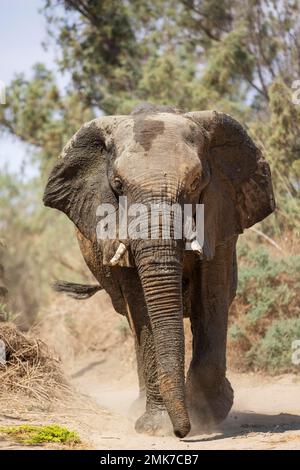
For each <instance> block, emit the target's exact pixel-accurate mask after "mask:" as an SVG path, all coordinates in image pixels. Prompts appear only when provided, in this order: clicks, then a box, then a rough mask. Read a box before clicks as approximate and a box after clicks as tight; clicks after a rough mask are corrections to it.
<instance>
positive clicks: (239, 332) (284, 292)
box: [228, 237, 300, 374]
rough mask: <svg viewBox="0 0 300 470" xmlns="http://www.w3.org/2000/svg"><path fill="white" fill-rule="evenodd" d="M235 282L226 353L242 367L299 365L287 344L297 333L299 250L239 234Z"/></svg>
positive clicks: (277, 369)
mask: <svg viewBox="0 0 300 470" xmlns="http://www.w3.org/2000/svg"><path fill="white" fill-rule="evenodd" d="M238 259H239V282H238V290H237V296H236V300H235V302H234V305H233V308H232V309H231V315H230V319H229V321H230V323H229V334H228V343H229V358H230V362H231V365H232V366H233V367H237V368H239V369H242V370H248V369H252V370H258V369H259V370H264V371H267V372H269V373H272V374H275V373H283V372H295V371H299V366H298V367H297V366H295V365H293V364H292V360H291V354H292V352H291V344H292V341H293V340H295V339H300V319H299V318H298V317H299V314H300V305H299V298H300V276H299V273H300V256H299V255H291V254H289V255H281V254H279V253H277V252H276V253H272V251H271V250H268V249H267V248H266V247H264V246H260V245H259V246H258V247H257V246H255V247H253V244H252V245H251V243H249V240H248V239H247V237H245V238H244V237H242V240H241V242H240V243H239V245H238Z"/></svg>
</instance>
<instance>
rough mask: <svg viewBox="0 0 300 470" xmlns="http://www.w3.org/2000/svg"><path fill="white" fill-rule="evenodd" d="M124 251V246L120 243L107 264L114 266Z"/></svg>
mask: <svg viewBox="0 0 300 470" xmlns="http://www.w3.org/2000/svg"><path fill="white" fill-rule="evenodd" d="M125 252H126V246H125V245H124V243H120V244H119V246H118V249H117V251H116V253H115V254H114V256H113V257H112V259H111V260H110V262H109V264H110V265H111V266H115V265H116V264H118V262H119V261H120V259H121V258H122V257H123V256H124V254H125Z"/></svg>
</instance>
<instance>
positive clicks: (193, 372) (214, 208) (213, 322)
mask: <svg viewBox="0 0 300 470" xmlns="http://www.w3.org/2000/svg"><path fill="white" fill-rule="evenodd" d="M120 195H123V196H124V195H126V196H127V199H128V201H129V202H130V203H131V204H132V203H141V202H142V203H143V204H146V205H149V206H150V205H151V204H153V203H158V204H159V203H161V202H162V201H163V202H167V203H170V204H171V203H178V204H180V206H183V205H184V204H186V203H190V204H193V207H194V205H195V204H198V203H201V204H204V243H203V246H201V248H199V243H198V247H197V246H196V248H195V247H194V250H195V251H193V250H188V251H186V250H185V240H184V239H182V240H178V239H175V237H172V236H171V237H170V238H169V239H165V238H164V237H163V236H162V232H161V230H160V229H159V227H158V232H157V233H158V234H159V235H158V236H157V237H156V238H154V239H152V238H147V237H140V238H132V239H131V238H130V237H128V238H127V239H126V240H125V239H124V240H121V239H108V240H104V241H103V240H100V241H99V240H98V239H97V236H96V227H97V223H98V219H97V208H98V206H99V205H100V204H103V203H110V204H112V205H113V206H114V210H115V212H116V213H117V212H118V211H119V210H120V209H119V206H118V197H119V196H120ZM44 203H45V205H46V206H50V207H53V208H56V209H58V210H60V211H62V212H64V213H65V214H66V215H67V216H68V217H69V218H70V219H71V221H72V222H73V223H74V224H75V226H76V227H77V237H78V240H79V245H80V248H81V251H82V254H83V256H84V259H85V261H86V263H87V265H88V267H89V268H90V270H91V271H92V273H93V274H94V276H95V277H96V279H97V280H98V282H99V286H83V285H75V284H70V283H60V284H58V285H57V290H65V291H68V292H69V293H71V294H73V295H74V296H75V297H77V298H86V297H89V296H90V295H92V294H93V293H95V292H96V291H97V290H99V289H100V288H104V289H105V290H106V291H107V292H108V294H109V295H110V297H111V300H112V303H113V305H114V308H115V310H116V311H117V312H119V313H120V314H123V315H125V316H126V317H127V319H128V322H129V324H130V327H131V329H132V331H133V334H134V337H135V343H136V353H137V364H138V376H139V383H140V394H141V396H144V397H145V400H146V410H145V413H144V414H143V415H142V416H141V417H140V418H139V419H138V420H137V422H136V426H135V427H136V430H137V431H138V432H145V433H149V434H156V433H160V432H162V429H163V428H164V425H165V424H164V423H166V422H167V420H169V421H170V420H171V423H172V426H173V431H174V433H175V435H176V436H177V437H183V436H186V435H187V434H188V432H189V431H190V428H191V422H192V423H193V422H194V421H195V422H196V421H200V422H202V423H206V422H208V421H211V420H213V421H214V422H220V421H222V420H223V419H224V418H225V417H226V416H227V414H228V412H229V410H230V408H231V406H232V403H233V391H232V388H231V386H230V383H229V381H228V380H227V378H226V335H227V316H228V308H229V306H230V303H231V302H232V300H233V298H234V296H235V292H236V283H237V264H236V241H237V237H238V235H239V234H240V233H242V232H243V229H244V228H247V227H250V226H251V225H253V224H255V223H256V222H258V221H260V220H262V219H263V218H265V217H266V216H267V215H269V214H270V213H271V212H272V211H273V210H274V207H275V203H274V197H273V190H272V183H271V177H270V170H269V166H268V164H267V162H266V161H265V159H264V157H263V156H262V153H261V151H260V150H259V149H258V148H257V147H256V146H255V144H254V143H253V141H252V140H251V138H250V137H249V136H248V135H247V133H246V131H245V130H244V129H243V128H242V126H241V125H240V124H239V123H238V122H237V121H235V120H234V119H233V118H231V117H230V116H228V115H226V114H223V113H220V112H216V111H201V112H187V113H185V112H182V111H180V110H177V109H175V108H172V107H168V106H153V105H140V106H138V107H137V108H136V109H135V110H134V111H133V112H132V113H131V114H130V115H119V116H105V117H100V118H97V119H94V120H92V121H90V122H88V123H86V124H84V125H83V126H82V127H81V128H80V129H79V131H78V132H77V133H76V134H75V135H74V136H73V137H72V139H71V140H70V141H69V143H68V144H67V145H66V146H65V148H64V150H63V152H62V155H61V158H60V159H59V161H58V163H57V164H56V165H55V167H54V169H53V170H52V173H51V174H50V177H49V180H48V184H47V187H46V189H45V194H44ZM161 223H162V222H161V219H159V222H158V224H161ZM196 245H197V244H196ZM184 314H185V315H188V316H190V321H191V328H192V334H193V356H192V360H191V364H190V367H189V370H188V372H187V376H186V380H185V371H184V331H183V315H184Z"/></svg>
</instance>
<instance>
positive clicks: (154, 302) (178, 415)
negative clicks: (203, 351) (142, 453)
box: [134, 240, 190, 437]
mask: <svg viewBox="0 0 300 470" xmlns="http://www.w3.org/2000/svg"><path fill="white" fill-rule="evenodd" d="M134 256H135V261H136V265H137V269H138V272H139V276H140V279H141V283H142V287H143V290H144V295H145V300H146V304H147V309H148V314H149V318H150V323H151V328H152V331H153V338H154V346H155V352H156V361H157V371H158V381H159V390H160V394H161V396H162V398H163V401H164V404H165V406H166V409H167V411H168V414H169V416H170V419H171V422H172V424H173V429H174V434H175V435H176V436H177V437H184V436H186V435H187V434H188V432H189V431H190V421H189V417H188V413H187V409H186V404H185V394H184V331H183V309H182V295H181V281H182V264H181V256H182V248H181V247H180V246H179V244H178V242H176V241H175V240H159V241H153V240H147V241H146V240H139V241H138V243H137V244H136V246H135V250H134Z"/></svg>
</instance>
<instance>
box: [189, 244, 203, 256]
mask: <svg viewBox="0 0 300 470" xmlns="http://www.w3.org/2000/svg"><path fill="white" fill-rule="evenodd" d="M191 248H192V250H193V251H196V252H197V253H199V254H201V255H202V253H203V250H202V246H201V245H200V243H199V242H198V240H193V241H192V243H191Z"/></svg>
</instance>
